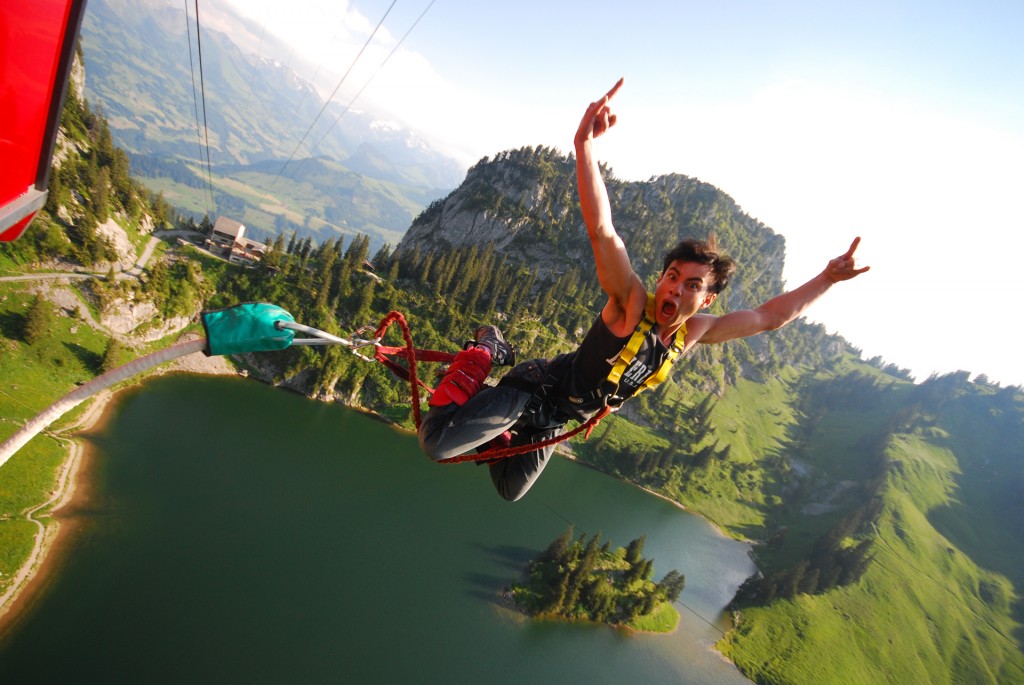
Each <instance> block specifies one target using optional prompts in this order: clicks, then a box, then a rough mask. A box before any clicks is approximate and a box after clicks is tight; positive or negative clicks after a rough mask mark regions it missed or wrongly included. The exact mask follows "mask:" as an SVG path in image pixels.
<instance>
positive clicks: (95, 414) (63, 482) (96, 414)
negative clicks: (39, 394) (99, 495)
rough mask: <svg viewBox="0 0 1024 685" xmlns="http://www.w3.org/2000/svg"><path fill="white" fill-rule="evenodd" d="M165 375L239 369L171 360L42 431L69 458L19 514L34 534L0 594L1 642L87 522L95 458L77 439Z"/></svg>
mask: <svg viewBox="0 0 1024 685" xmlns="http://www.w3.org/2000/svg"><path fill="white" fill-rule="evenodd" d="M168 373H186V374H193V375H206V376H237V375H239V371H238V370H237V369H236V368H235V367H234V366H232V365H231V363H230V362H228V361H227V360H226V359H224V358H223V357H206V356H204V355H203V354H202V353H201V352H199V353H193V354H190V355H187V356H184V357H180V358H179V359H175V360H174V361H173V362H172V363H170V364H168V365H167V366H166V367H161V368H157V369H155V370H153V371H151V372H150V373H149V374H147V375H145V376H143V377H141V378H138V379H132V380H131V381H129V382H128V383H126V384H125V385H123V386H122V387H119V388H117V389H106V390H102V391H100V392H99V393H97V394H96V395H95V396H93V397H91V398H89V399H88V400H87V402H89V405H88V406H87V407H86V409H85V411H83V412H82V414H81V415H80V416H79V417H78V418H77V419H75V421H74V422H73V423H71V424H70V425H68V426H66V427H64V428H62V429H60V430H58V431H49V430H48V431H44V432H43V433H42V434H41V435H40V436H37V438H38V437H42V436H44V435H45V436H46V437H49V438H51V439H54V440H57V441H58V442H61V443H64V444H65V445H66V447H67V455H66V456H65V458H64V460H63V461H62V462H61V464H60V466H58V467H57V471H56V477H55V483H54V489H53V490H52V491H51V493H50V497H49V498H48V499H47V500H46V501H44V502H42V503H40V504H37V505H34V506H32V507H30V508H28V509H26V510H25V511H24V512H23V515H24V519H25V520H27V521H29V522H31V523H34V524H35V525H36V526H37V528H38V530H37V532H36V535H35V539H34V541H33V545H32V551H31V552H30V553H29V556H28V558H27V559H26V560H25V562H24V563H23V564H22V565H21V566H20V567H19V568H18V570H17V571H16V572H15V574H14V581H13V582H12V583H11V584H10V585H9V586H8V587H7V588H6V589H5V590H4V591H3V594H0V639H3V638H5V637H6V636H7V635H8V634H9V633H10V632H11V631H12V630H13V629H14V628H15V627H16V626H17V624H18V621H19V620H20V619H21V618H22V617H24V616H25V615H26V613H27V611H28V610H29V609H30V608H31V607H32V605H33V604H34V603H35V602H36V601H37V600H38V599H39V598H40V597H41V596H42V593H43V591H44V590H45V588H46V586H47V585H48V584H49V582H50V581H51V580H52V578H53V574H54V572H55V571H56V570H57V569H58V568H59V567H60V563H61V562H62V561H63V559H64V555H65V554H66V553H67V552H68V550H69V548H70V543H71V542H72V541H73V539H74V537H75V533H77V532H78V531H79V530H80V528H81V527H82V526H83V525H84V524H85V521H84V520H83V519H80V518H79V517H78V515H77V513H78V512H79V511H82V510H85V509H86V508H87V503H88V501H89V498H90V497H91V495H92V481H91V479H90V478H89V477H88V473H89V471H90V469H91V468H92V467H94V466H95V458H94V455H93V454H92V451H91V450H90V449H89V448H88V446H87V445H86V444H85V442H84V441H82V440H81V439H80V438H81V436H83V435H85V434H88V433H90V432H92V431H95V430H97V429H99V428H102V426H103V425H104V424H105V422H106V420H107V418H108V417H109V415H110V412H111V411H113V409H114V408H116V406H117V401H118V399H119V398H120V396H121V394H122V393H123V392H124V391H125V390H127V389H129V388H134V387H136V386H138V385H139V384H140V383H142V382H143V381H144V380H145V379H146V378H148V377H151V376H160V375H165V374H168Z"/></svg>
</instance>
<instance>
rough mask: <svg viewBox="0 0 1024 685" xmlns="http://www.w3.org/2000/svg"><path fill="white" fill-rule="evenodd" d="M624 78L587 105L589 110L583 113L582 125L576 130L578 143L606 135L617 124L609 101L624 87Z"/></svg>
mask: <svg viewBox="0 0 1024 685" xmlns="http://www.w3.org/2000/svg"><path fill="white" fill-rule="evenodd" d="M624 80H625V79H624V78H620V79H619V80H618V82H617V83H616V84H615V85H614V86H612V89H611V90H609V91H608V92H607V93H605V95H604V97H602V98H601V99H600V100H598V101H597V102H591V103H590V106H589V107H587V111H586V112H585V113H584V114H583V119H582V120H581V121H580V127H579V129H577V130H576V144H577V145H579V144H581V143H583V142H585V141H588V140H593V139H594V138H597V137H599V136H602V135H604V133H605V132H606V131H607V130H608V129H610V128H611V127H612V126H614V125H615V121H616V117H615V115H614V114H612V111H611V109H610V108H609V107H608V101H609V100H611V99H612V97H614V96H615V93H616V92H618V90H619V88H621V87H622V82H623V81H624Z"/></svg>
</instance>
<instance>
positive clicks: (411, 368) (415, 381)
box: [373, 311, 611, 464]
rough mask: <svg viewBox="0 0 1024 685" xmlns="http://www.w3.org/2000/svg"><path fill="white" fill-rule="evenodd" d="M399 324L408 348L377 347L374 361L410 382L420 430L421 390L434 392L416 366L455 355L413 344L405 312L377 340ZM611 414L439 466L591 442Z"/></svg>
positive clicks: (390, 318)
mask: <svg viewBox="0 0 1024 685" xmlns="http://www.w3.org/2000/svg"><path fill="white" fill-rule="evenodd" d="M396 322H397V323H398V326H399V328H401V329H402V338H403V339H404V340H405V345H404V346H402V347H388V346H386V345H380V344H378V345H376V346H375V350H374V353H373V356H374V359H376V360H377V361H379V362H380V363H382V364H384V365H385V366H386V367H388V368H389V369H391V372H392V373H394V374H395V375H396V376H398V377H399V378H403V379H406V380H408V381H409V389H410V395H411V397H412V416H413V421H414V422H415V424H416V429H417V430H419V427H420V424H421V423H422V421H423V415H422V411H421V409H420V393H419V388H420V387H422V388H424V389H426V391H427V392H429V393H433V392H434V389H433V388H431V387H430V386H429V385H427V384H426V383H424V382H423V381H421V380H420V379H419V378H417V376H416V362H417V361H425V362H451V361H453V360H454V359H455V355H454V354H452V353H450V352H440V351H437V350H420V349H417V348H415V347H414V346H413V344H412V332H411V331H410V330H409V324H408V322H406V320H405V317H404V316H403V315H402V313H401V312H396V311H392V312H389V313H388V315H387V316H385V317H384V318H383V319H381V322H380V325H379V326H377V331H376V333H375V334H374V335H375V337H376V338H377V340H383V339H384V334H385V333H387V330H388V328H390V327H391V324H393V323H396ZM388 355H394V356H398V357H404V358H405V359H406V363H407V364H408V367H404V366H402V365H401V364H398V363H397V362H395V361H394V360H393V359H390V358H389V357H388ZM610 411H611V408H610V407H607V406H606V407H604V408H602V409H601V411H599V412H598V413H597V414H595V415H594V416H592V417H590V418H589V419H588V420H587V421H586V422H584V423H582V424H580V425H579V426H577V427H576V428H574V429H572V430H571V431H569V432H568V433H563V434H561V435H557V436H555V437H553V438H548V439H547V440H542V441H540V442H534V443H530V444H528V445H517V446H515V447H500V448H499V447H492V448H491V449H488V450H484V451H483V452H478V453H471V454H463V455H460V456H458V457H452V458H450V459H440V460H438V462H437V463H438V464H461V463H462V462H465V461H497V460H499V459H506V458H508V457H514V456H516V455H519V454H526V453H527V452H533V451H534V450H539V449H543V448H545V447H550V446H551V445H557V444H558V443H560V442H565V441H566V440H568V439H569V438H572V437H574V436H576V435H579V434H580V433H584V432H585V433H586V435H585V436H584V437H585V438H589V437H590V432H591V431H593V430H594V426H596V425H597V424H598V422H599V421H600V420H601V419H603V418H604V417H605V416H607V415H608V413H609V412H610Z"/></svg>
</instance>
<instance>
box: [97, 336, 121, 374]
mask: <svg viewBox="0 0 1024 685" xmlns="http://www.w3.org/2000/svg"><path fill="white" fill-rule="evenodd" d="M123 354H124V346H123V345H121V343H120V342H118V340H117V338H111V339H110V340H109V341H108V342H107V347H106V349H105V350H104V351H103V358H102V359H101V360H100V368H99V372H100V373H107V372H108V371H111V370H113V369H116V368H117V367H118V360H119V359H120V358H121V356H122V355H123Z"/></svg>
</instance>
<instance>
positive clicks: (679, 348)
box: [601, 293, 686, 395]
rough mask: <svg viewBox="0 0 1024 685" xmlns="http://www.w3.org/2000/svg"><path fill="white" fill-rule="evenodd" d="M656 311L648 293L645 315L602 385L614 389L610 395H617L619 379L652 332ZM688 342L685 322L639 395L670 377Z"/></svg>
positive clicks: (651, 296) (637, 391) (638, 391)
mask: <svg viewBox="0 0 1024 685" xmlns="http://www.w3.org/2000/svg"><path fill="white" fill-rule="evenodd" d="M654 323H655V313H654V295H652V294H651V293H648V294H647V306H646V307H645V308H644V315H643V317H642V318H641V319H640V323H638V324H637V325H636V328H635V329H633V335H631V336H630V338H629V342H627V343H626V346H625V347H624V348H623V349H622V352H620V353H619V358H618V359H616V360H615V364H613V365H612V370H611V371H610V372H609V373H608V378H606V379H605V381H604V383H602V384H601V387H602V388H603V389H605V390H607V389H613V392H611V393H609V395H615V394H616V393H617V391H618V389H619V381H620V380H621V379H622V374H623V373H625V372H626V369H627V368H628V367H629V365H630V363H631V362H632V361H633V359H634V358H635V357H636V353H637V352H638V351H639V350H640V346H641V345H642V344H643V342H644V339H645V338H646V337H647V334H648V333H650V331H651V329H652V328H654ZM685 342H686V324H685V323H684V324H683V326H682V328H680V329H679V330H678V331H677V332H676V337H675V340H674V341H673V342H672V345H671V346H670V347H669V348H668V353H667V354H666V355H665V360H664V361H663V362H662V363H661V366H660V367H659V368H658V370H657V371H655V372H654V373H653V374H651V375H650V376H648V377H647V380H645V381H644V382H643V384H642V385H641V386H640V387H639V388H637V390H636V392H635V393H633V394H634V395H637V394H639V393H640V391H641V390H646V389H647V388H653V387H654V386H656V385H658V384H659V383H661V382H663V381H664V380H665V379H666V378H668V374H669V371H670V370H671V369H672V364H674V363H675V361H676V359H678V358H679V355H680V354H682V353H683V347H684V345H685Z"/></svg>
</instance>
